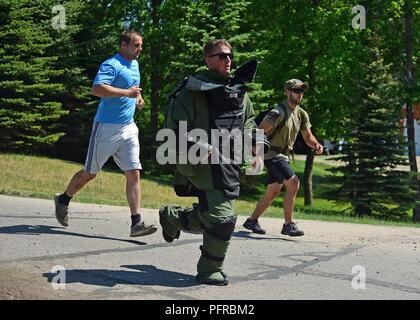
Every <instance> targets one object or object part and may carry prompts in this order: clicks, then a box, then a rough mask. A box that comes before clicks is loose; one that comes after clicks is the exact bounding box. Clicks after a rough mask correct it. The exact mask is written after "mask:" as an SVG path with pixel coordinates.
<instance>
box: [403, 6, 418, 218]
mask: <svg viewBox="0 0 420 320" xmlns="http://www.w3.org/2000/svg"><path fill="white" fill-rule="evenodd" d="M404 22H405V48H406V56H407V60H406V65H405V81H404V86H405V88H406V91H407V102H406V106H407V107H406V111H407V138H408V158H409V161H410V170H411V172H413V173H415V174H416V175H417V186H416V187H417V199H419V198H420V179H419V178H420V177H419V175H418V168H417V161H416V145H415V138H414V137H415V132H414V116H413V107H412V103H411V96H412V88H413V86H414V74H413V73H414V70H413V3H412V1H411V0H406V1H405V6H404ZM413 221H415V222H419V221H420V206H416V207H415V208H414V209H413Z"/></svg>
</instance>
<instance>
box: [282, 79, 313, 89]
mask: <svg viewBox="0 0 420 320" xmlns="http://www.w3.org/2000/svg"><path fill="white" fill-rule="evenodd" d="M307 87H308V85H307V84H306V83H305V82H302V81H300V80H299V79H290V80H287V81H286V84H285V86H284V88H285V89H286V90H290V89H306V88H307Z"/></svg>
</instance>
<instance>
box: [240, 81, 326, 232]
mask: <svg viewBox="0 0 420 320" xmlns="http://www.w3.org/2000/svg"><path fill="white" fill-rule="evenodd" d="M305 88H307V85H306V84H305V83H304V82H302V81H300V80H298V79H291V80H288V81H287V82H286V85H285V86H284V90H285V93H286V95H287V99H286V100H285V101H283V102H281V103H280V104H279V105H276V107H275V108H273V109H272V110H270V111H269V112H268V113H267V115H266V116H265V118H264V120H262V121H261V123H260V125H259V128H260V129H264V132H265V133H266V134H267V137H268V139H269V140H270V151H268V152H267V153H266V154H265V155H264V164H265V166H266V168H267V171H268V183H267V184H268V185H267V190H266V192H265V194H264V196H263V197H262V198H261V199H260V201H259V202H258V204H257V206H256V207H255V210H254V212H253V214H252V215H251V217H250V218H249V219H247V220H246V222H245V223H244V227H245V228H247V229H249V230H252V232H255V233H260V234H264V233H265V230H264V229H262V228H261V226H260V225H259V223H258V218H259V217H260V216H261V215H262V214H263V212H264V211H265V210H266V209H267V208H268V207H269V206H270V205H271V203H272V202H273V200H274V199H275V198H276V197H277V196H278V195H279V193H280V191H281V189H282V187H283V186H284V187H285V188H286V193H285V195H284V201H283V208H284V218H285V223H284V224H283V228H282V230H281V233H282V234H285V235H288V236H303V234H304V232H303V231H302V230H300V229H298V227H297V226H296V223H295V222H293V219H292V218H293V208H294V206H295V200H296V195H297V193H298V190H299V179H298V177H297V176H296V175H295V173H294V172H293V170H292V168H291V167H290V164H289V156H290V154H291V152H292V150H293V144H294V143H295V141H296V137H297V135H298V133H299V131H301V132H302V136H303V139H304V140H305V142H306V144H307V145H308V146H309V147H311V148H313V149H315V152H316V154H322V152H323V146H322V145H321V144H320V143H318V141H317V139H316V138H315V136H314V135H313V134H312V132H311V123H310V122H309V116H308V114H307V113H306V111H305V110H303V109H302V108H301V107H300V106H299V103H300V102H301V101H302V98H303V93H304V90H305Z"/></svg>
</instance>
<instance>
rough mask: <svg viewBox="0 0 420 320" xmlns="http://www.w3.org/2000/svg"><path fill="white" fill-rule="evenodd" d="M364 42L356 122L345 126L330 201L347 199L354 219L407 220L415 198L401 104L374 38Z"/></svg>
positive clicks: (397, 89) (396, 89)
mask: <svg viewBox="0 0 420 320" xmlns="http://www.w3.org/2000/svg"><path fill="white" fill-rule="evenodd" d="M368 42H369V43H367V45H368V47H370V48H371V49H368V50H367V55H366V57H367V60H366V62H365V63H364V64H363V66H364V73H363V76H362V78H361V79H360V80H359V81H358V84H357V89H358V94H357V98H356V101H357V106H356V107H355V111H356V112H355V118H352V119H351V121H348V122H347V129H348V132H347V136H346V141H347V143H348V144H347V145H346V146H345V147H344V149H343V154H344V156H342V157H341V158H340V159H339V160H341V161H343V162H345V163H346V165H345V166H343V167H339V168H337V169H335V170H332V171H340V172H342V173H343V175H344V176H343V177H340V180H341V181H342V184H341V187H340V188H339V190H338V192H334V195H332V194H330V195H329V196H330V198H331V199H335V200H342V201H348V200H350V203H351V205H352V212H353V213H355V214H356V215H358V216H376V217H380V218H384V219H400V220H405V219H407V211H408V209H409V208H412V207H413V205H414V203H415V201H416V198H415V192H414V190H413V181H414V180H413V177H412V175H411V174H410V173H409V172H406V171H402V170H401V169H400V168H401V166H406V165H407V159H406V157H405V156H404V152H405V144H404V141H403V137H402V132H401V128H400V118H401V101H400V100H399V99H398V98H397V97H398V92H399V87H398V83H397V82H396V81H395V80H393V79H392V76H391V74H390V66H389V65H384V63H383V59H382V57H381V55H380V54H379V50H378V49H377V46H376V45H375V40H372V39H371V40H370V41H368Z"/></svg>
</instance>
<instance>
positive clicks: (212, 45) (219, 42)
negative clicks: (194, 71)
mask: <svg viewBox="0 0 420 320" xmlns="http://www.w3.org/2000/svg"><path fill="white" fill-rule="evenodd" d="M224 46H226V47H228V48H229V49H230V50H232V46H231V45H230V44H229V42H227V41H226V40H225V39H215V40H209V41H207V42H206V43H205V44H204V46H203V56H204V57H206V56H208V55H210V54H211V53H213V52H214V49H216V48H220V47H224Z"/></svg>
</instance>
